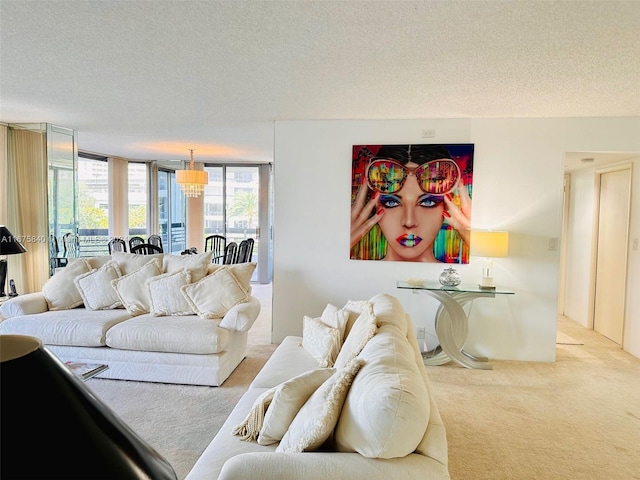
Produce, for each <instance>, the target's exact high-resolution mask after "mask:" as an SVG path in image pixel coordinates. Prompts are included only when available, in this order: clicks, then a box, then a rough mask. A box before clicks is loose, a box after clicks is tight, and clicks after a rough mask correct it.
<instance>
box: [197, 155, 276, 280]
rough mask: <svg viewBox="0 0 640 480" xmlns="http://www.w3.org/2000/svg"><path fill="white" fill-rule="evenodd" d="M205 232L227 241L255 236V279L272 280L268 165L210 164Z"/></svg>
mask: <svg viewBox="0 0 640 480" xmlns="http://www.w3.org/2000/svg"><path fill="white" fill-rule="evenodd" d="M205 170H206V171H207V172H208V173H209V184H208V185H207V187H206V188H205V199H204V212H205V213H204V234H205V237H206V236H208V235H213V234H218V235H223V236H224V237H225V238H226V240H227V243H229V242H235V243H237V244H239V243H240V242H241V241H242V240H244V239H247V238H252V239H253V240H254V242H255V243H254V248H253V255H252V258H251V261H253V262H256V263H257V268H256V271H255V272H254V275H253V278H252V280H253V281H257V282H260V283H268V282H270V281H271V273H270V268H269V265H270V262H269V260H268V259H269V252H270V248H269V243H270V242H269V236H268V235H267V236H264V235H261V233H262V232H266V231H269V215H268V211H269V210H268V205H269V196H268V191H269V177H270V170H271V169H270V166H269V165H250V166H244V165H207V166H206V167H205Z"/></svg>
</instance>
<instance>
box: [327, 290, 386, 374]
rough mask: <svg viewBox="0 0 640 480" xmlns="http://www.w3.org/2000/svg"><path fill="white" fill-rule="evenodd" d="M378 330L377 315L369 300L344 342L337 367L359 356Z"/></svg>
mask: <svg viewBox="0 0 640 480" xmlns="http://www.w3.org/2000/svg"><path fill="white" fill-rule="evenodd" d="M377 330H378V325H377V320H376V316H375V315H374V314H373V305H372V304H371V303H369V302H367V303H366V304H365V305H364V306H363V309H362V313H360V316H359V317H358V319H357V320H356V321H355V323H354V324H353V327H351V330H350V331H349V334H348V335H347V338H346V340H345V341H344V343H343V344H342V348H341V349H340V353H339V354H338V357H337V358H336V361H335V363H334V366H335V367H336V368H342V367H344V366H345V365H346V364H347V363H349V362H350V361H351V360H352V359H354V358H355V357H357V356H358V354H359V353H360V352H361V351H362V349H363V348H364V346H365V345H366V344H367V342H368V341H369V340H371V339H372V338H373V336H374V335H375V334H376V331H377Z"/></svg>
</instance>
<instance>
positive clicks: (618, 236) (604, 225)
mask: <svg viewBox="0 0 640 480" xmlns="http://www.w3.org/2000/svg"><path fill="white" fill-rule="evenodd" d="M597 185H598V187H599V188H598V195H597V197H598V199H599V201H598V207H597V215H598V220H597V237H596V238H597V244H596V249H597V253H596V275H595V278H596V280H595V295H594V317H593V328H594V330H596V331H597V332H599V333H601V334H602V335H604V336H605V337H607V338H609V339H611V340H613V341H614V342H615V343H617V344H619V345H622V333H623V329H624V307H625V291H626V278H627V248H628V238H629V203H630V198H631V167H630V166H623V167H622V168H618V169H613V168H612V169H608V170H603V171H601V172H600V173H599V182H598V184H597Z"/></svg>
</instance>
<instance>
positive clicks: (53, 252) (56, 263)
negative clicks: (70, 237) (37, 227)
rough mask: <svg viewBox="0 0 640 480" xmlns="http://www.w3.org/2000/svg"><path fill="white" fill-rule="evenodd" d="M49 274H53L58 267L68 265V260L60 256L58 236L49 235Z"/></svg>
mask: <svg viewBox="0 0 640 480" xmlns="http://www.w3.org/2000/svg"><path fill="white" fill-rule="evenodd" d="M49 255H50V257H49V275H50V276H51V275H53V274H54V273H55V271H56V268H60V267H66V266H67V262H68V260H67V259H66V258H64V257H61V256H60V247H58V238H57V237H56V236H55V235H53V234H51V235H49Z"/></svg>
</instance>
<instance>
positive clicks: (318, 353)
mask: <svg viewBox="0 0 640 480" xmlns="http://www.w3.org/2000/svg"><path fill="white" fill-rule="evenodd" d="M302 348H304V349H305V350H306V351H307V353H308V354H309V355H311V356H312V357H313V358H315V359H316V361H317V362H318V365H319V366H320V367H322V368H325V367H332V366H333V362H335V360H336V357H337V356H338V352H339V351H340V331H339V330H338V329H337V328H331V327H329V326H327V325H325V324H324V323H322V321H321V320H320V319H319V318H311V317H307V316H306V315H305V316H304V318H303V319H302Z"/></svg>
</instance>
